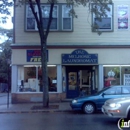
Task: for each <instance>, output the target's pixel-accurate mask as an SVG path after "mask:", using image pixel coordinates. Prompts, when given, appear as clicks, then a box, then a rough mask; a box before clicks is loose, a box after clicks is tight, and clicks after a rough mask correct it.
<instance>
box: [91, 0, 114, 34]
mask: <svg viewBox="0 0 130 130" xmlns="http://www.w3.org/2000/svg"><path fill="white" fill-rule="evenodd" d="M94 5H95V3H93V4H92V8H93V6H94ZM96 5H97V4H96ZM108 6H109V7H110V10H111V11H110V12H109V11H107V15H108V16H107V17H103V19H104V20H105V19H106V18H109V19H110V21H111V23H110V24H111V26H110V27H111V28H110V29H109V28H98V29H96V28H95V29H93V28H92V32H99V31H101V32H113V31H114V26H113V25H114V16H113V15H114V7H113V6H114V5H113V4H108ZM95 19H96V17H95V14H94V13H92V26H93V27H94V26H95V24H94V22H95ZM98 22H99V23H101V22H102V21H101V22H100V21H98Z"/></svg>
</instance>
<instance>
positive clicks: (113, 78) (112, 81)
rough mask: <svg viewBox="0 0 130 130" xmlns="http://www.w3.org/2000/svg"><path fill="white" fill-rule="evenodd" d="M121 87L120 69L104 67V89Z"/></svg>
mask: <svg viewBox="0 0 130 130" xmlns="http://www.w3.org/2000/svg"><path fill="white" fill-rule="evenodd" d="M113 85H120V68H119V67H115V66H114V67H104V87H109V86H113Z"/></svg>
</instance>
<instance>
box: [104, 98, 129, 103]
mask: <svg viewBox="0 0 130 130" xmlns="http://www.w3.org/2000/svg"><path fill="white" fill-rule="evenodd" d="M106 102H107V103H109V104H110V103H125V102H130V97H123V98H114V99H109V100H107V101H106Z"/></svg>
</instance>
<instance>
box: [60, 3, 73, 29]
mask: <svg viewBox="0 0 130 130" xmlns="http://www.w3.org/2000/svg"><path fill="white" fill-rule="evenodd" d="M65 5H66V4H62V30H64V31H65V30H66V31H71V30H72V29H73V16H70V17H65V16H64V6H65ZM70 7H71V9H72V8H73V6H72V5H70ZM64 18H70V21H71V23H70V24H71V28H70V29H64V28H63V26H64V24H63V22H64V20H63V19H64Z"/></svg>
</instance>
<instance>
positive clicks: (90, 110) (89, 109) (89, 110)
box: [83, 103, 95, 114]
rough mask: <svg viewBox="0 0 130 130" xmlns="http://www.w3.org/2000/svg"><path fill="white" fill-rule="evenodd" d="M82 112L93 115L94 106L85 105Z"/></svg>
mask: <svg viewBox="0 0 130 130" xmlns="http://www.w3.org/2000/svg"><path fill="white" fill-rule="evenodd" d="M83 111H84V113H86V114H92V113H94V112H95V106H94V104H92V103H86V104H85V105H84V106H83Z"/></svg>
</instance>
